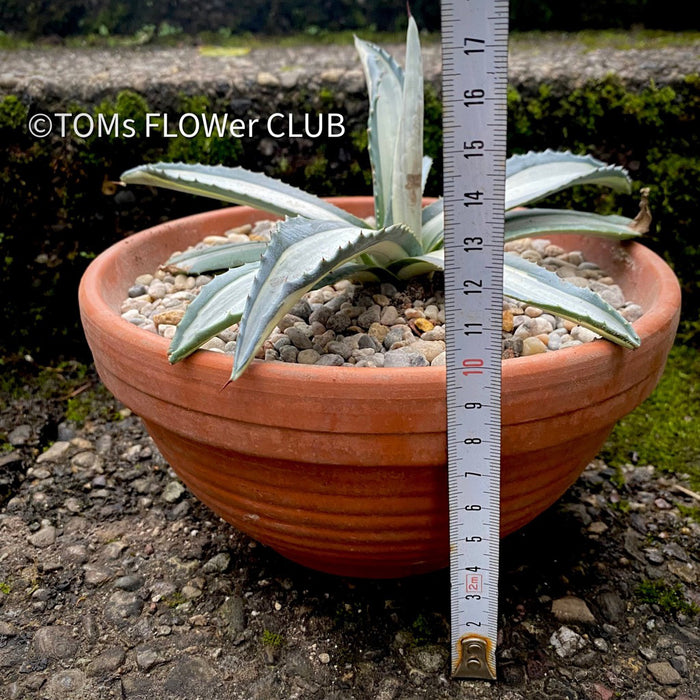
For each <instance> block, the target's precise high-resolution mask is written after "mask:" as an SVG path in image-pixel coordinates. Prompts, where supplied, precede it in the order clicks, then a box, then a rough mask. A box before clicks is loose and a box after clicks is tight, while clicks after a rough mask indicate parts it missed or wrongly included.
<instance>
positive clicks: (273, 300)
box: [231, 217, 422, 379]
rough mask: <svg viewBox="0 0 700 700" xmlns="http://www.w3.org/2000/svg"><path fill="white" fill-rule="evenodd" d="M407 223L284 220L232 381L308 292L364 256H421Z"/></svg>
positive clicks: (383, 260) (249, 312)
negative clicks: (374, 225)
mask: <svg viewBox="0 0 700 700" xmlns="http://www.w3.org/2000/svg"><path fill="white" fill-rule="evenodd" d="M421 253H422V250H421V247H420V244H419V243H418V242H417V240H416V238H415V236H414V235H413V234H412V233H411V232H410V231H409V229H407V228H406V227H405V226H401V225H396V226H390V227H387V228H383V229H379V230H373V229H362V228H358V227H356V226H348V225H346V224H342V223H338V222H333V221H309V220H308V219H304V218H301V217H295V218H293V219H287V220H286V221H282V222H280V223H279V224H278V225H277V227H276V229H275V230H274V231H273V234H272V239H271V240H270V243H269V244H268V247H267V249H266V250H265V253H264V254H263V256H262V259H261V261H260V269H259V270H258V273H257V274H256V276H255V281H254V283H253V287H252V289H251V292H250V297H249V299H248V303H247V304H246V307H245V310H244V313H243V319H242V321H241V326H240V331H239V335H238V340H237V342H236V353H235V359H234V368H233V374H232V377H231V378H232V379H235V378H237V377H239V376H240V374H241V373H242V372H243V371H244V370H245V368H246V367H247V365H248V364H249V363H250V361H251V360H252V359H253V357H254V355H255V353H256V351H257V349H258V347H260V345H261V344H262V343H263V341H264V340H265V338H266V337H267V336H268V335H269V334H270V333H271V331H272V329H273V328H274V327H275V325H277V322H278V321H279V320H280V319H281V318H282V316H284V314H285V313H287V312H288V311H289V309H291V308H292V306H294V304H295V303H296V302H297V300H298V299H299V298H301V296H303V294H305V293H306V292H308V291H309V290H310V289H312V288H313V287H314V286H315V285H317V284H318V283H319V282H320V280H322V279H323V278H324V277H326V276H327V275H329V274H330V273H332V272H333V270H335V269H336V268H338V267H340V266H341V265H345V264H347V263H350V262H353V261H354V259H355V258H357V257H358V256H360V255H362V254H367V255H370V256H371V258H372V259H373V260H374V261H376V264H377V265H378V266H380V267H386V266H387V265H388V264H389V263H390V262H393V261H394V260H399V259H401V258H406V257H410V256H413V255H420V254H421Z"/></svg>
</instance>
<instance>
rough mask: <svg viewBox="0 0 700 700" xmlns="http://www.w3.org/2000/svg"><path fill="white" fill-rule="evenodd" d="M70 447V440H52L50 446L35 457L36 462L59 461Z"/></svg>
mask: <svg viewBox="0 0 700 700" xmlns="http://www.w3.org/2000/svg"><path fill="white" fill-rule="evenodd" d="M70 449H71V444H70V442H64V441H61V440H59V441H57V442H54V443H53V445H51V447H49V449H48V450H46V452H43V453H42V454H40V455H39V456H38V457H37V458H36V463H37V464H43V463H44V462H60V461H61V460H62V459H63V458H64V457H65V456H66V455H67V454H68V452H69V450H70Z"/></svg>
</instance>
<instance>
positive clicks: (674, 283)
mask: <svg viewBox="0 0 700 700" xmlns="http://www.w3.org/2000/svg"><path fill="white" fill-rule="evenodd" d="M327 199H328V200H329V201H331V202H333V203H334V204H336V205H337V206H339V207H341V208H344V206H346V205H347V204H352V203H354V204H358V203H371V202H373V199H372V197H369V196H358V197H328V198H327ZM234 211H235V212H237V213H238V214H239V215H245V216H250V218H251V220H254V219H255V218H259V216H258V215H259V213H260V212H261V210H258V209H254V208H252V207H243V206H234V207H227V208H224V209H220V210H214V211H207V212H203V213H200V214H194V215H191V216H187V217H182V218H178V219H174V220H172V221H168V222H165V223H161V224H157V225H155V226H152V227H150V228H148V229H144V230H142V231H140V232H137V233H135V234H133V235H131V236H129V237H128V238H125V239H123V240H121V241H118V242H117V243H114V244H113V245H111V246H110V247H109V248H107V249H106V250H105V251H103V252H102V253H100V255H98V256H97V257H96V258H95V259H94V260H93V261H92V262H91V263H90V264H89V266H88V267H87V269H86V270H85V272H84V274H83V276H82V279H81V281H80V287H79V291H78V295H79V304H80V308H81V314H82V315H83V317H86V316H90V317H91V318H93V319H94V320H95V322H96V324H97V325H100V326H101V327H103V328H109V329H111V330H110V332H111V333H112V334H113V335H114V336H115V338H117V337H118V338H119V339H120V340H121V341H123V340H125V339H128V342H130V343H136V344H137V345H138V346H139V348H140V351H142V352H146V353H147V354H148V355H149V356H154V358H155V357H160V358H166V357H167V348H168V345H169V341H168V340H167V339H166V338H163V337H162V336H160V335H157V334H156V333H153V332H151V331H146V330H144V329H141V328H139V327H137V326H135V325H134V324H132V323H129V322H128V321H127V320H125V319H123V318H122V317H121V314H120V313H119V311H118V309H117V308H115V306H114V305H112V304H110V303H108V302H107V300H106V299H105V298H104V296H103V293H102V292H103V291H104V286H105V285H104V280H105V278H106V277H107V276H108V275H107V271H108V270H109V269H110V268H111V267H113V266H114V265H115V263H116V261H117V260H118V259H119V258H121V257H122V256H124V255H126V256H130V255H132V254H134V252H135V251H134V250H133V248H134V247H136V246H139V245H140V244H143V243H144V242H146V241H148V240H150V239H157V238H159V237H160V236H162V235H167V234H168V233H169V230H171V229H173V228H187V229H196V228H199V227H200V225H201V223H202V222H203V221H205V220H207V219H219V218H220V219H221V220H222V222H223V221H225V220H226V219H227V218H228V217H229V216H230V215H231V213H232V212H234ZM263 213H264V215H265V216H266V217H269V218H277V217H274V216H272V215H270V214H268V213H266V212H263ZM547 238H553V236H547ZM576 238H577V237H576V236H573V235H567V240H572V241H573V240H575V239H576ZM579 238H581V237H579ZM622 245H623V247H624V250H625V252H626V253H627V254H628V255H629V256H630V258H631V259H632V260H633V262H634V263H635V264H637V265H639V266H640V267H645V268H649V269H652V270H653V273H654V277H655V280H654V281H655V283H656V285H657V289H658V291H657V295H656V296H657V298H658V300H659V302H658V304H656V305H655V306H654V307H653V308H651V309H645V311H644V314H643V315H642V316H641V317H640V318H639V319H638V320H637V321H635V322H634V323H633V324H632V325H633V327H634V329H635V330H636V332H637V333H638V334H639V336H640V338H641V339H642V344H643V343H644V338H645V337H647V336H649V335H653V334H656V333H658V332H659V330H660V329H661V328H665V327H666V326H667V325H669V323H670V322H671V321H670V320H671V319H673V318H674V317H675V316H676V315H677V314H678V310H679V307H680V287H679V284H678V280H677V279H676V276H675V274H674V273H673V271H672V270H671V268H670V267H669V266H668V265H667V264H666V263H665V262H664V261H663V260H662V259H661V258H660V257H659V256H658V255H657V254H656V253H654V252H653V251H651V250H650V249H648V248H646V247H645V246H643V245H642V244H640V243H638V242H636V241H632V242H625V243H624V244H622ZM131 282H132V280H126V281H125V291H126V285H128V284H130V283H131ZM630 352H634V350H628V349H626V348H622V347H620V346H618V345H615V344H614V343H612V342H610V341H607V340H596V341H593V342H591V343H585V344H583V345H580V346H577V347H573V348H567V349H566V350H565V351H563V352H562V351H557V352H549V353H541V354H537V355H531V356H528V357H517V358H512V359H509V360H507V361H503V362H502V377H503V379H504V380H515V379H516V378H518V377H522V376H532V375H533V374H538V373H540V374H547V373H549V372H551V371H553V370H554V368H555V367H557V366H559V365H560V364H561V362H562V361H565V362H566V363H567V365H569V366H571V365H577V364H579V363H580V364H582V365H583V364H589V363H591V362H593V363H605V362H611V361H614V362H618V361H620V359H621V358H622V356H623V355H624V354H625V353H630ZM184 362H185V363H187V364H188V366H189V368H190V370H191V371H193V372H194V371H196V369H197V367H200V366H201V367H202V368H209V369H213V370H215V371H220V372H221V375H222V378H223V377H226V376H228V374H230V370H231V367H232V357H231V356H230V355H224V354H223V353H215V352H206V351H204V352H195V353H193V354H192V355H191V356H189V357H188V358H187V359H186V360H185V361H184ZM460 368H461V366H460ZM398 372H400V373H401V375H402V377H403V378H404V379H406V380H408V381H409V383H414V382H415V383H417V384H420V387H421V391H420V395H422V396H424V397H425V396H426V390H427V389H428V387H442V388H443V390H444V386H445V374H446V367H445V366H439V367H431V366H428V367H401V368H398V367H397V368H394V367H387V368H384V367H376V368H367V371H362V369H359V368H355V367H326V366H314V365H300V364H296V363H286V362H269V361H264V360H254V361H253V362H252V363H251V365H250V366H249V367H248V369H247V370H246V371H245V372H244V374H243V375H242V377H241V378H240V379H239V380H237V382H236V383H238V382H243V381H244V380H246V379H247V380H265V381H269V382H272V383H274V382H276V381H278V380H280V379H284V380H286V381H289V380H290V379H292V378H294V379H296V380H298V381H304V382H317V381H318V382H324V383H325V382H328V381H329V380H331V381H333V382H334V383H337V384H339V385H342V384H357V383H358V382H365V383H366V382H371V384H373V385H375V386H395V385H396V380H397V373H398ZM431 393H432V392H431Z"/></svg>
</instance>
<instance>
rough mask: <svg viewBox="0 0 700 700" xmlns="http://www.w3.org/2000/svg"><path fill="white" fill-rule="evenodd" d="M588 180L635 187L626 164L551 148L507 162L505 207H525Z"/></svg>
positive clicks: (617, 188) (623, 188) (620, 188)
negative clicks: (603, 160)
mask: <svg viewBox="0 0 700 700" xmlns="http://www.w3.org/2000/svg"><path fill="white" fill-rule="evenodd" d="M587 184H595V185H606V186H608V187H610V188H612V189H613V190H615V191H617V192H627V193H629V192H630V191H631V180H630V177H629V175H628V174H627V173H626V172H625V170H624V169H623V168H620V167H618V166H613V165H606V164H605V163H603V162H602V161H600V160H597V159H595V158H593V157H592V156H578V155H574V154H573V153H570V152H568V151H567V152H558V151H551V150H546V151H543V152H541V153H533V152H530V153H527V154H525V155H516V156H511V157H510V158H509V159H508V160H507V162H506V204H505V208H506V210H508V209H513V208H515V207H521V206H523V205H525V204H531V203H533V202H536V201H538V200H540V199H542V198H544V197H546V196H548V195H550V194H554V193H555V192H559V191H561V190H563V189H566V188H567V187H572V186H574V185H587Z"/></svg>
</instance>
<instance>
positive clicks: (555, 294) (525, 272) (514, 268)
mask: <svg viewBox="0 0 700 700" xmlns="http://www.w3.org/2000/svg"><path fill="white" fill-rule="evenodd" d="M503 273H504V274H503V293H504V294H505V295H506V296H509V297H512V298H514V299H518V300H519V301H522V302H523V303H526V304H532V305H533V306H538V307H539V308H541V309H544V310H545V311H550V312H551V313H554V314H556V315H557V316H561V317H562V318H566V319H568V320H570V321H574V322H575V323H579V324H580V325H582V326H585V327H586V328H590V329H591V330H592V331H595V332H596V333H598V334H599V335H602V336H603V337H604V338H607V339H608V340H612V341H613V342H614V343H617V344H618V345H622V346H624V347H626V348H636V347H639V344H640V339H639V336H638V335H637V333H636V332H635V330H634V328H632V326H631V324H630V323H629V322H628V321H626V320H625V319H624V318H623V317H622V316H621V315H620V314H619V313H618V312H617V311H616V310H615V309H614V308H613V307H612V306H610V304H608V303H607V302H605V301H603V300H602V299H601V298H600V297H599V296H598V295H597V294H595V293H594V292H592V291H591V290H590V289H585V288H581V287H575V286H574V285H573V284H569V283H568V282H565V281H564V280H563V279H561V278H560V277H558V276H557V275H555V274H554V273H553V272H550V271H549V270H545V269H544V268H543V267H540V266H539V265H536V264H535V263H531V262H529V261H527V260H523V259H522V258H521V257H520V256H519V255H515V254H514V253H506V255H505V261H504V268H503Z"/></svg>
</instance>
